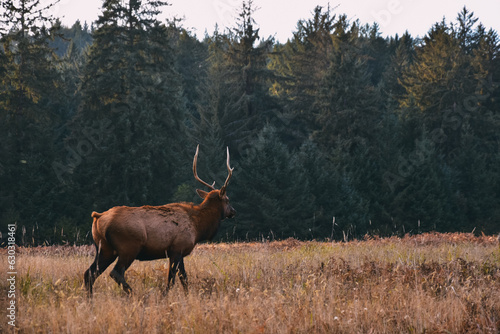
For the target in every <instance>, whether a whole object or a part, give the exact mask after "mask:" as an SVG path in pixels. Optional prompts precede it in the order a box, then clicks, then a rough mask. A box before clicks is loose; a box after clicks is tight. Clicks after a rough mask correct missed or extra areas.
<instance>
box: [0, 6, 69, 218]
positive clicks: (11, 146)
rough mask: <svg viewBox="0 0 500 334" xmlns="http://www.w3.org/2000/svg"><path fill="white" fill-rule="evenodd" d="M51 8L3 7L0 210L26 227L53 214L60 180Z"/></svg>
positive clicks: (0, 69) (56, 81)
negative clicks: (56, 171)
mask: <svg viewBox="0 0 500 334" xmlns="http://www.w3.org/2000/svg"><path fill="white" fill-rule="evenodd" d="M50 6H52V5H51V4H49V5H45V6H44V5H42V4H41V2H40V1H39V0H7V1H3V2H2V4H1V7H0V8H1V9H2V11H3V16H2V17H1V18H0V32H1V37H0V41H1V44H2V47H1V50H0V53H1V65H0V71H1V72H2V75H1V76H0V141H1V142H2V145H1V148H0V161H1V164H2V166H1V169H2V170H1V172H0V182H1V183H2V187H1V189H0V206H2V208H3V210H2V211H3V212H2V214H3V215H6V216H11V217H17V218H16V220H17V221H18V223H19V224H20V225H21V224H22V225H24V226H34V225H35V223H36V222H37V221H39V220H43V219H49V220H50V219H52V218H53V214H54V213H53V210H52V208H51V205H52V203H47V201H48V200H49V199H52V200H53V196H54V193H53V188H54V185H55V184H54V183H55V182H56V181H55V174H54V173H53V171H52V170H51V162H52V161H53V160H54V159H55V154H56V152H55V149H54V143H53V131H54V129H55V128H57V127H58V126H59V125H60V124H59V121H60V120H59V119H58V117H57V114H58V111H59V109H60V107H61V101H60V98H59V94H58V83H59V77H58V72H57V71H56V67H55V57H54V54H53V52H52V50H51V49H50V48H49V41H50V39H52V37H53V33H54V30H56V26H54V25H52V22H53V20H52V18H51V17H49V16H47V14H46V10H47V9H48V8H50ZM47 26H48V27H47ZM9 212H10V213H9ZM6 216H0V221H4V220H3V219H4V218H5V217H6ZM5 219H7V220H8V218H5ZM9 222H11V223H13V221H9Z"/></svg>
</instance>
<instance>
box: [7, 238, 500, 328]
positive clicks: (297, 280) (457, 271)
mask: <svg viewBox="0 0 500 334" xmlns="http://www.w3.org/2000/svg"><path fill="white" fill-rule="evenodd" d="M0 257H1V260H0V261H1V262H0V264H1V266H2V268H4V266H5V267H6V259H5V256H0ZM92 260H93V251H92V248H90V247H78V248H57V247H52V248H40V249H36V248H35V249H21V250H20V254H19V255H18V282H17V283H18V286H17V289H18V298H17V301H18V305H19V310H18V314H17V327H16V330H17V331H18V332H20V333H61V332H64V333H170V332H174V333H177V332H181V333H184V332H186V333H424V332H425V333H447V332H451V333H471V332H472V333H473V332H478V333H498V332H499V331H500V249H499V246H498V243H497V241H496V240H495V238H493V237H481V238H476V237H473V236H472V235H464V234H452V235H438V234H427V235H422V236H418V237H406V238H403V239H398V238H389V239H372V240H365V241H353V242H348V243H321V242H298V241H296V240H286V241H281V242H270V243H239V244H217V245H200V246H198V247H197V248H196V249H195V251H194V252H193V254H192V255H191V256H189V257H187V258H186V260H185V262H186V270H187V272H188V275H189V282H190V291H189V293H188V294H187V295H186V294H184V292H183V290H182V287H181V286H180V284H178V285H176V286H175V288H174V289H173V290H172V291H170V292H169V293H168V294H167V295H165V294H164V293H163V292H164V290H165V284H166V283H165V282H166V275H167V272H166V268H165V266H166V261H163V260H159V261H152V262H134V264H132V266H131V268H130V269H129V270H128V271H127V276H126V277H127V280H128V282H129V284H130V285H131V286H132V288H133V289H134V293H133V295H132V296H130V297H129V296H127V295H125V294H124V293H123V292H122V291H121V289H120V288H119V287H118V286H117V285H116V283H115V282H114V281H113V280H112V279H111V278H109V275H108V274H109V270H110V269H108V270H107V271H106V272H105V273H104V274H103V275H102V276H101V277H99V279H98V280H97V281H96V284H95V288H94V291H95V295H94V297H93V298H92V299H88V298H87V296H86V293H85V291H84V290H83V289H82V283H83V272H84V271H85V270H86V269H87V267H88V266H89V265H90V263H91V262H92ZM0 284H1V287H2V289H4V288H5V287H6V285H5V284H6V283H5V282H4V281H2V282H1V283H0ZM3 319H5V318H3ZM0 325H1V326H3V329H4V330H5V329H7V328H6V327H7V326H6V321H5V320H2V323H1V324H0ZM0 329H1V328H0Z"/></svg>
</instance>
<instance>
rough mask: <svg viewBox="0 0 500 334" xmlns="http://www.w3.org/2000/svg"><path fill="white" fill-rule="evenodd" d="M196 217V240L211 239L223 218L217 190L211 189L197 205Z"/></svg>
mask: <svg viewBox="0 0 500 334" xmlns="http://www.w3.org/2000/svg"><path fill="white" fill-rule="evenodd" d="M197 209H198V212H199V214H198V217H197V219H196V230H197V232H198V235H197V238H196V239H197V241H196V242H199V241H204V240H211V239H212V238H213V237H214V236H215V234H216V233H217V230H218V229H219V226H220V222H221V220H222V219H223V213H224V212H223V207H222V202H221V200H220V199H219V194H218V192H215V191H212V192H210V194H209V195H208V196H207V197H206V198H205V200H204V201H203V202H202V203H201V204H200V205H198V206H197Z"/></svg>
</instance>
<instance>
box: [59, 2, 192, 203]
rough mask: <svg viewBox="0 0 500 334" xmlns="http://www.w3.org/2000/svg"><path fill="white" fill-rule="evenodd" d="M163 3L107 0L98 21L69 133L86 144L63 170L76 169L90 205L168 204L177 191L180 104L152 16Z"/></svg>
mask: <svg viewBox="0 0 500 334" xmlns="http://www.w3.org/2000/svg"><path fill="white" fill-rule="evenodd" d="M163 5H165V3H164V2H162V1H143V2H141V1H136V0H130V1H127V2H125V3H124V2H122V1H118V0H107V1H105V2H104V4H103V12H102V15H101V16H100V17H99V19H98V20H97V22H96V30H95V32H94V35H93V36H94V41H93V44H92V46H91V48H90V50H89V56H88V61H87V64H86V66H85V68H84V70H83V80H82V83H81V87H80V90H81V93H82V102H81V104H80V108H79V112H78V114H77V116H76V117H75V121H74V128H73V133H72V135H71V136H70V137H68V138H67V145H68V146H69V147H73V148H74V147H76V148H77V149H78V147H79V145H80V146H85V145H84V144H86V145H87V146H85V147H81V148H80V152H78V151H76V152H75V150H74V149H73V152H75V153H76V155H78V157H77V160H76V163H72V164H71V163H70V164H68V165H67V166H66V167H65V169H62V170H61V173H62V174H66V172H68V174H70V173H71V172H72V169H77V170H76V171H75V176H76V182H77V183H78V184H80V185H81V186H82V187H83V189H87V190H86V191H92V192H94V193H96V194H98V195H96V196H95V199H94V200H93V201H96V202H93V203H87V205H95V206H97V207H99V208H105V207H106V206H111V205H114V204H129V205H138V204H144V203H149V204H154V203H165V202H166V201H167V200H168V199H169V197H170V196H171V195H172V193H173V192H174V191H175V188H176V185H177V181H176V176H177V175H178V174H177V169H178V166H179V165H180V161H183V159H182V157H183V155H182V154H183V152H184V144H185V138H184V133H185V132H184V124H183V118H184V114H183V110H184V109H183V105H182V101H181V90H180V89H181V84H180V80H179V75H178V73H177V72H176V70H175V68H174V51H173V50H172V49H171V45H170V43H169V38H168V34H167V27H166V26H165V25H164V24H162V23H160V22H159V21H158V20H157V19H156V16H157V14H158V13H159V12H160V8H161V6H163ZM64 176H67V175H64ZM88 180H92V183H91V184H89V183H88ZM91 189H92V190H91Z"/></svg>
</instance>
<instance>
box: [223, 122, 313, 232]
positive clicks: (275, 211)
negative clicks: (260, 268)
mask: <svg viewBox="0 0 500 334" xmlns="http://www.w3.org/2000/svg"><path fill="white" fill-rule="evenodd" d="M237 168H238V169H237V170H238V173H237V174H234V176H233V177H234V184H233V192H232V197H231V198H232V201H233V202H234V203H238V204H235V205H236V206H235V207H236V208H237V211H238V215H237V216H236V217H235V219H234V222H231V223H230V225H228V226H227V228H228V230H229V231H232V230H233V229H234V230H235V233H236V234H237V236H238V237H239V238H242V239H247V238H248V239H256V238H260V237H271V238H273V237H274V238H280V239H282V238H287V237H299V238H311V236H313V235H314V234H312V233H314V231H313V230H312V229H313V219H314V208H313V198H312V196H311V195H310V193H309V191H308V189H309V187H308V184H307V179H306V177H305V174H304V172H303V168H302V167H301V166H300V162H299V160H298V158H297V156H296V155H293V154H291V153H290V152H289V150H288V148H287V146H286V145H285V144H283V143H282V142H281V140H280V139H279V137H278V135H277V132H276V129H274V128H273V127H272V126H266V127H264V129H263V130H262V132H261V133H260V134H259V136H258V137H257V139H256V140H255V141H254V142H253V145H252V148H251V149H249V151H248V152H247V153H246V154H245V156H244V158H243V159H242V160H241V161H240V164H238V167H237ZM235 171H236V169H235ZM235 173H236V172H235Z"/></svg>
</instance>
